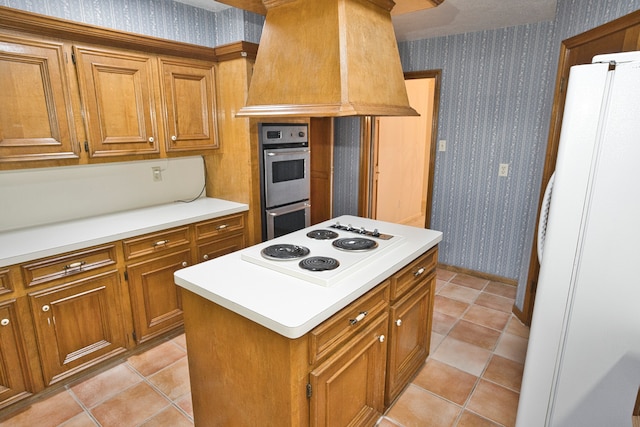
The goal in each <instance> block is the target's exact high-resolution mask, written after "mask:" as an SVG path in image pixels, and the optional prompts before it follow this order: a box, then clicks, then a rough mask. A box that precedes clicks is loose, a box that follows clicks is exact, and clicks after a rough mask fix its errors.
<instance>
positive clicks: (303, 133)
mask: <svg viewBox="0 0 640 427" xmlns="http://www.w3.org/2000/svg"><path fill="white" fill-rule="evenodd" d="M258 132H259V139H260V152H261V156H260V169H261V176H262V180H261V186H260V187H261V191H262V197H261V210H262V224H263V225H262V239H263V240H268V239H273V238H274V237H279V236H282V235H285V234H288V233H290V232H292V231H296V230H300V229H302V228H305V227H308V226H309V225H310V215H311V213H310V208H311V204H310V203H309V195H310V192H311V185H310V165H309V161H310V151H309V140H308V136H307V135H308V127H307V125H306V124H304V123H302V124H301V123H260V124H258Z"/></svg>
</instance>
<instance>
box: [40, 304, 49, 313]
mask: <svg viewBox="0 0 640 427" xmlns="http://www.w3.org/2000/svg"><path fill="white" fill-rule="evenodd" d="M50 308H51V307H49V306H48V305H43V306H42V311H44V312H47V311H49V309H50Z"/></svg>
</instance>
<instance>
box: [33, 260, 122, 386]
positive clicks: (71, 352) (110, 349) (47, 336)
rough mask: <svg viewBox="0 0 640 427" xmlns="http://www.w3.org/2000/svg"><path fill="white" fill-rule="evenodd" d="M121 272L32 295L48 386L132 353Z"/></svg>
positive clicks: (37, 333) (39, 346)
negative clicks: (125, 323) (128, 345)
mask: <svg viewBox="0 0 640 427" xmlns="http://www.w3.org/2000/svg"><path fill="white" fill-rule="evenodd" d="M118 288H119V279H118V272H117V271H116V270H114V271H110V272H107V273H103V274H100V275H96V276H92V277H88V278H85V279H80V280H78V281H75V282H71V283H67V284H64V285H62V286H57V287H54V288H51V289H45V290H43V291H38V292H33V293H30V294H29V300H30V303H31V311H32V315H33V318H34V323H35V329H36V335H37V340H38V348H39V350H40V357H41V362H42V370H43V374H44V379H45V384H46V385H51V384H53V383H56V382H58V381H60V380H62V379H64V378H66V377H68V376H70V375H72V374H75V373H76V372H78V371H80V370H82V369H84V368H87V367H89V366H92V365H95V364H97V363H99V362H101V361H103V360H105V359H107V358H110V357H112V356H115V355H117V354H120V353H123V352H125V351H126V348H125V347H126V335H125V331H124V327H123V326H122V320H121V319H122V317H123V314H122V304H121V295H120V292H119V289H118Z"/></svg>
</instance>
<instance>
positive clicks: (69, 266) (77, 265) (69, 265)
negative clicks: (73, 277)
mask: <svg viewBox="0 0 640 427" xmlns="http://www.w3.org/2000/svg"><path fill="white" fill-rule="evenodd" d="M85 264H86V262H85V261H78V262H72V263H71V264H67V265H65V266H64V269H65V271H66V270H70V269H72V268H81V267H82V266H83V265H85Z"/></svg>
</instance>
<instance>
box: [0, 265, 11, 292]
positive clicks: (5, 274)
mask: <svg viewBox="0 0 640 427" xmlns="http://www.w3.org/2000/svg"><path fill="white" fill-rule="evenodd" d="M13 290H14V287H13V281H12V280H11V271H10V270H9V269H8V268H6V269H3V270H0V295H4V294H10V293H11V292H13Z"/></svg>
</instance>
